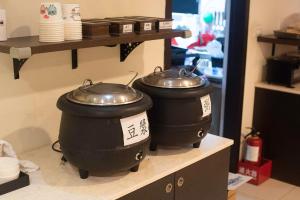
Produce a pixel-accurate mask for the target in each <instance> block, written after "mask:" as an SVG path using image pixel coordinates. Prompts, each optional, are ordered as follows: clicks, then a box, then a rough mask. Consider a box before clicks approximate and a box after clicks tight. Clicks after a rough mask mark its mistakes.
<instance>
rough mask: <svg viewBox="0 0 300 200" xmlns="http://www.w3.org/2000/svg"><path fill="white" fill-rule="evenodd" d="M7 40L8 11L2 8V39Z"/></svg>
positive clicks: (0, 38) (0, 14)
mask: <svg viewBox="0 0 300 200" xmlns="http://www.w3.org/2000/svg"><path fill="white" fill-rule="evenodd" d="M5 40H7V35H6V13H5V10H3V9H0V41H5Z"/></svg>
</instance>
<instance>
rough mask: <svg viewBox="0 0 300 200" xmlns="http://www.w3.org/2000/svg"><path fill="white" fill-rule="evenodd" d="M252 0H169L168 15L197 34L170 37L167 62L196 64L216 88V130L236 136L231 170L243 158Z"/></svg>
mask: <svg viewBox="0 0 300 200" xmlns="http://www.w3.org/2000/svg"><path fill="white" fill-rule="evenodd" d="M249 4H250V0H244V1H240V0H186V1H182V0H166V17H169V18H173V19H174V27H173V28H179V29H186V28H188V29H191V30H192V32H193V37H192V38H190V39H189V40H186V41H183V40H180V39H179V40H178V39H176V40H175V39H172V40H166V42H165V65H166V67H171V66H181V67H182V66H188V65H193V66H197V73H198V74H199V75H200V76H206V77H207V78H208V79H209V80H210V82H211V84H212V86H213V87H214V88H215V90H214V93H213V94H212V104H213V109H214V110H213V111H212V112H213V116H214V117H213V124H212V129H211V130H210V132H211V133H213V134H216V135H220V136H224V137H227V138H230V139H233V140H234V142H235V144H234V146H233V147H232V150H231V166H230V170H231V171H232V172H236V171H237V163H238V161H239V150H240V137H241V121H242V105H243V96H244V79H245V63H246V52H247V37H248V19H249Z"/></svg>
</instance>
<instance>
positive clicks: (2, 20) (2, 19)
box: [0, 9, 7, 154]
mask: <svg viewBox="0 0 300 200" xmlns="http://www.w3.org/2000/svg"><path fill="white" fill-rule="evenodd" d="M6 40H7V33H6V12H5V10H3V9H0V41H6ZM0 154H2V152H0Z"/></svg>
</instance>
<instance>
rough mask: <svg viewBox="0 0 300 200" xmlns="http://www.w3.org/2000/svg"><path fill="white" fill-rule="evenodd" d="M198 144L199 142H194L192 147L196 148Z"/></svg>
mask: <svg viewBox="0 0 300 200" xmlns="http://www.w3.org/2000/svg"><path fill="white" fill-rule="evenodd" d="M200 144H201V142H196V143H194V144H193V147H194V148H195V149H197V148H199V147H200Z"/></svg>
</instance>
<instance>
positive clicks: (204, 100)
mask: <svg viewBox="0 0 300 200" xmlns="http://www.w3.org/2000/svg"><path fill="white" fill-rule="evenodd" d="M200 100H201V104H202V111H203V115H202V117H206V116H208V115H210V114H211V101H210V96H209V95H206V96H204V97H201V99H200Z"/></svg>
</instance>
